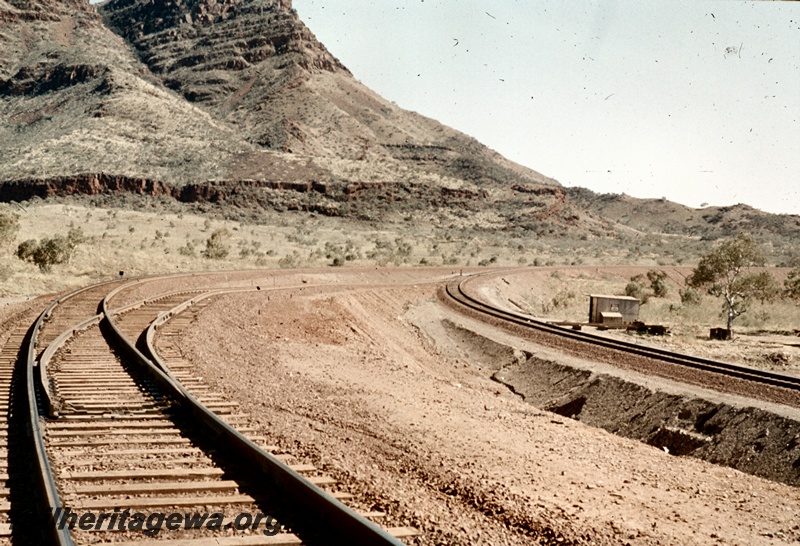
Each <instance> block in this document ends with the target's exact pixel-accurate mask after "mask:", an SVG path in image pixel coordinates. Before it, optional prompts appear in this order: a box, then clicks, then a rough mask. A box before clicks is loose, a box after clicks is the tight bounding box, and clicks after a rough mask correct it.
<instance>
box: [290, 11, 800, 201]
mask: <svg viewBox="0 0 800 546" xmlns="http://www.w3.org/2000/svg"><path fill="white" fill-rule="evenodd" d="M294 7H295V8H296V9H297V10H298V12H299V14H300V17H301V18H302V19H303V20H304V21H305V23H306V24H307V25H308V26H309V27H310V28H311V30H312V31H313V32H314V33H315V34H316V35H317V37H318V38H319V39H320V40H321V41H322V42H323V43H324V44H325V45H326V46H327V47H328V48H329V49H330V50H331V52H332V53H333V54H334V55H336V56H337V57H338V58H339V59H340V60H341V61H342V62H343V63H344V64H345V65H346V66H347V67H348V68H350V70H351V71H352V72H353V74H354V75H355V76H356V78H358V79H359V80H360V81H361V82H363V83H365V84H366V85H368V86H369V87H371V88H372V89H374V90H375V91H377V92H379V93H380V94H382V95H383V96H384V97H386V98H387V99H390V100H393V101H395V102H396V103H397V104H398V105H399V106H401V107H403V108H407V109H410V110H415V111H417V112H420V113H421V114H424V115H427V116H430V117H433V118H436V119H438V120H439V121H442V122H443V123H445V124H447V125H449V126H451V127H454V128H456V129H459V130H461V131H464V132H465V133H467V134H469V135H471V136H474V137H476V138H478V139H479V140H481V141H482V142H484V143H485V144H487V145H489V146H490V147H492V148H494V149H496V150H497V151H499V152H501V153H502V154H504V155H506V156H507V157H509V158H511V159H513V160H515V161H517V162H519V163H522V164H524V165H527V166H529V167H531V168H533V169H536V170H538V171H540V172H542V173H544V174H546V175H548V176H552V177H553V178H556V179H557V180H559V181H560V182H561V183H562V184H564V185H567V186H584V187H587V188H590V189H592V190H594V191H598V192H613V193H627V194H629V195H633V196H636V197H662V196H664V197H667V198H668V199H671V200H673V201H677V202H680V203H684V204H686V205H690V206H693V207H699V206H700V205H701V204H702V203H706V202H707V203H709V204H712V205H731V204H735V203H740V202H743V203H747V204H749V205H752V206H755V207H757V208H761V209H763V210H766V211H769V212H787V213H794V214H800V3H797V2H739V1H732V0H725V1H716V2H704V1H697V0H693V1H675V0H671V1H666V0H665V1H660V2H653V1H641V0H628V1H622V0H602V1H599V0H596V1H585V0H582V1H579V2H576V1H574V0H562V1H551V0H543V1H533V0H495V1H493V2H478V1H477V0H406V1H399V0H374V1H372V0H336V1H335V2H325V1H320V0H294ZM456 40H457V42H456Z"/></svg>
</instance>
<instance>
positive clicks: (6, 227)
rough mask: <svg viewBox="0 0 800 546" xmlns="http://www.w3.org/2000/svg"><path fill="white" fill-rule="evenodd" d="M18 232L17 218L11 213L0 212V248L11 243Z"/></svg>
mask: <svg viewBox="0 0 800 546" xmlns="http://www.w3.org/2000/svg"><path fill="white" fill-rule="evenodd" d="M18 231H19V216H17V215H16V214H14V213H13V212H12V213H9V212H0V246H2V247H4V246H6V245H8V244H10V243H12V242H13V241H14V238H15V237H16V236H17V232H18Z"/></svg>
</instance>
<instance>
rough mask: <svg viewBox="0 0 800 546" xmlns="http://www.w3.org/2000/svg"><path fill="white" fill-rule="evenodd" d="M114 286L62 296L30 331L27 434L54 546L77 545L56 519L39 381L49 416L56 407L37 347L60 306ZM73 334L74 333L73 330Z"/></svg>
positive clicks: (59, 505)
mask: <svg viewBox="0 0 800 546" xmlns="http://www.w3.org/2000/svg"><path fill="white" fill-rule="evenodd" d="M114 282H119V281H105V282H100V283H96V284H93V285H89V286H85V287H83V288H78V289H77V290H73V291H72V292H69V293H67V294H65V295H63V296H60V297H59V298H57V299H56V300H54V301H53V302H52V303H51V304H50V305H49V306H48V307H47V309H45V310H44V311H42V313H41V314H40V315H39V317H38V318H37V319H36V322H34V324H33V326H31V329H30V336H29V339H28V345H27V349H26V354H25V360H26V369H25V383H26V393H27V402H28V430H27V434H29V435H30V438H31V441H32V442H33V449H34V454H35V464H36V468H37V469H38V472H37V476H36V482H37V484H36V485H37V487H38V489H39V490H40V493H41V495H42V500H43V501H44V506H43V507H42V508H44V509H45V511H46V512H47V514H46V517H43V518H41V521H43V522H48V525H47V527H46V528H45V529H44V535H45V537H46V538H47V539H48V540H50V541H51V542H52V543H53V544H55V545H58V546H74V544H75V543H74V542H73V540H72V537H71V536H70V533H69V530H68V529H59V525H58V521H57V517H56V515H57V514H59V513H61V512H63V510H64V505H63V503H62V502H61V498H60V497H59V494H58V488H57V486H56V481H55V476H54V475H53V468H52V466H51V465H50V460H49V459H48V457H47V451H46V449H45V442H44V436H43V434H42V426H41V423H40V421H39V420H40V419H41V418H44V417H46V415H43V413H42V412H41V411H40V409H39V403H38V402H37V396H36V395H37V383H36V379H37V377H38V379H39V385H38V386H39V388H38V390H39V393H40V394H41V396H42V403H43V405H44V406H45V408H46V411H47V412H50V411H52V409H53V407H54V403H53V395H52V392H51V391H50V386H49V381H48V380H47V376H46V373H45V370H43V369H42V365H41V363H40V362H37V356H36V344H37V341H38V338H39V332H40V331H41V329H42V325H43V324H44V323H45V322H46V321H47V320H49V319H50V317H51V316H52V314H53V311H54V310H55V309H56V307H58V306H59V305H62V304H63V303H64V302H65V301H67V300H69V299H71V298H74V297H75V296H78V295H79V294H82V293H83V292H86V291H87V290H91V289H93V288H96V287H98V286H102V285H104V284H111V283H114ZM70 331H72V329H70ZM37 366H38V367H39V370H38V371H39V373H38V374H37V373H35V371H36V370H35V368H36V367H37Z"/></svg>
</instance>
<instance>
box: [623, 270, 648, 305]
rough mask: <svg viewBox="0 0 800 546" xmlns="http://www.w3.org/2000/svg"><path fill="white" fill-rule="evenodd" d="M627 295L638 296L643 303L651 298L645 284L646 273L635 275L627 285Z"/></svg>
mask: <svg viewBox="0 0 800 546" xmlns="http://www.w3.org/2000/svg"><path fill="white" fill-rule="evenodd" d="M625 295H626V296H629V297H631V298H636V299H637V300H639V301H640V302H641V303H642V305H644V304H645V303H647V302H648V300H650V293H649V292H647V289H646V288H645V285H644V275H641V274H640V275H634V276H633V277H631V281H630V282H629V283H628V284H626V285H625Z"/></svg>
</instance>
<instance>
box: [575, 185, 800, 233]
mask: <svg viewBox="0 0 800 546" xmlns="http://www.w3.org/2000/svg"><path fill="white" fill-rule="evenodd" d="M566 191H567V194H568V195H569V197H570V199H571V201H572V202H573V203H575V204H576V205H577V206H579V207H581V208H582V209H584V210H587V211H589V212H591V213H593V214H596V215H597V216H601V217H603V218H608V219H612V220H614V221H615V222H618V223H620V224H622V225H625V226H630V227H632V228H633V229H636V230H638V231H642V232H648V233H671V234H676V235H691V236H696V237H703V238H706V239H717V238H719V237H726V236H729V235H730V234H732V233H737V232H739V231H743V232H746V233H749V234H751V235H754V236H758V237H761V238H768V237H770V236H778V237H784V238H787V239H794V240H795V241H800V216H798V215H792V214H770V213H767V212H763V211H760V210H758V209H754V208H753V207H750V206H747V205H742V204H740V205H734V206H730V207H705V208H702V209H695V208H691V207H687V206H684V205H681V204H679V203H673V202H672V201H668V200H666V199H637V198H635V197H631V196H628V195H624V194H623V195H618V194H598V193H595V192H592V191H590V190H587V189H585V188H569V189H567V190H566Z"/></svg>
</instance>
